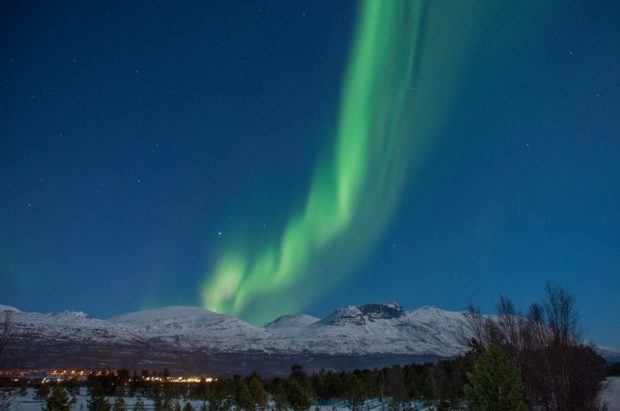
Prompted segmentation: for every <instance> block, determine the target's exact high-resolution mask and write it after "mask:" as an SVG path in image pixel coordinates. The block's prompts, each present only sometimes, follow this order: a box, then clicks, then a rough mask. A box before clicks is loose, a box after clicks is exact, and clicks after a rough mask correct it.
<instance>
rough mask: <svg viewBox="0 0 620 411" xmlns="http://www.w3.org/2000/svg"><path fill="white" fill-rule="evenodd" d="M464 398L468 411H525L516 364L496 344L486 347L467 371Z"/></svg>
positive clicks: (525, 404) (521, 385)
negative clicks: (469, 370) (472, 367)
mask: <svg viewBox="0 0 620 411" xmlns="http://www.w3.org/2000/svg"><path fill="white" fill-rule="evenodd" d="M467 379H468V384H467V385H466V386H465V398H466V400H467V404H468V406H469V409H471V410H474V411H475V410H497V411H500V410H526V409H527V403H526V401H525V395H524V392H523V384H522V383H521V377H520V375H519V369H518V368H517V365H516V364H515V363H514V362H513V361H511V360H510V359H509V358H508V356H506V354H504V352H503V351H502V350H501V349H500V348H499V347H497V346H491V347H489V348H488V349H487V350H486V352H484V353H483V354H482V355H481V356H480V358H478V360H477V361H476V362H475V363H474V369H473V371H472V372H469V373H467Z"/></svg>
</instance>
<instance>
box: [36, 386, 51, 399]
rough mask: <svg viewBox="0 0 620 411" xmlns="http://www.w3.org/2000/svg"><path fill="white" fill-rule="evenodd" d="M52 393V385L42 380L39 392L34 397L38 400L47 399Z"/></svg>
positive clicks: (38, 388)
mask: <svg viewBox="0 0 620 411" xmlns="http://www.w3.org/2000/svg"><path fill="white" fill-rule="evenodd" d="M48 395H50V387H49V385H48V384H46V383H45V382H41V384H39V386H38V387H37V393H36V394H35V395H34V398H35V399H36V400H37V401H45V400H47V396H48Z"/></svg>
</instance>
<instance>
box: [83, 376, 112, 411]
mask: <svg viewBox="0 0 620 411" xmlns="http://www.w3.org/2000/svg"><path fill="white" fill-rule="evenodd" d="M88 409H89V410H90V411H110V403H109V402H108V399H107V398H106V396H105V390H104V389H103V386H102V385H101V384H100V383H98V382H96V383H95V384H94V385H93V386H92V387H91V389H90V399H89V400H88Z"/></svg>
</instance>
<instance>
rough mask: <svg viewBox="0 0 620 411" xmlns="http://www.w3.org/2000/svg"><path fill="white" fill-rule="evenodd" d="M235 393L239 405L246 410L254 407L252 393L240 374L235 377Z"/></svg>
mask: <svg viewBox="0 0 620 411" xmlns="http://www.w3.org/2000/svg"><path fill="white" fill-rule="evenodd" d="M233 393H234V400H235V404H236V405H237V407H239V408H241V409H244V410H253V409H254V402H253V401H252V395H251V394H250V390H249V389H248V385H247V384H246V383H245V381H244V380H243V378H241V376H239V375H235V377H234V379H233Z"/></svg>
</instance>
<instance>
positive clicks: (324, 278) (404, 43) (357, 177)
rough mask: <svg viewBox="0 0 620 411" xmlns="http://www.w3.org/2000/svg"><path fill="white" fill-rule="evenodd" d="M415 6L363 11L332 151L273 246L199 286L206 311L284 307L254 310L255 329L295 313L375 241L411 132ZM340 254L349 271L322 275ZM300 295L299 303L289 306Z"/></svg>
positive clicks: (236, 257) (372, 6) (227, 263)
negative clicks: (298, 291)
mask: <svg viewBox="0 0 620 411" xmlns="http://www.w3.org/2000/svg"><path fill="white" fill-rule="evenodd" d="M423 4H424V3H423V2H415V3H414V2H408V1H394V2H378V1H369V2H365V3H363V9H362V11H361V13H360V17H359V19H360V22H359V26H358V28H357V30H356V34H355V42H354V45H353V50H352V52H351V57H350V62H349V67H348V70H347V72H346V74H345V76H344V86H343V91H342V101H341V107H340V116H339V120H338V128H337V131H336V133H335V134H336V136H335V142H334V144H333V148H332V150H331V152H330V153H329V156H328V158H327V159H325V160H324V161H323V162H321V163H320V165H319V167H318V168H317V170H316V171H315V174H314V177H313V179H312V183H311V185H310V190H309V193H308V197H307V200H306V202H305V204H304V206H303V209H302V210H301V211H300V212H298V213H297V214H295V215H294V216H293V217H292V218H291V219H290V220H289V222H288V224H287V226H286V228H285V229H284V232H283V234H282V237H281V238H280V240H279V242H278V243H276V244H272V245H270V246H268V247H266V248H265V249H264V250H262V252H261V253H260V254H258V255H249V256H248V255H245V254H244V253H243V251H226V254H224V256H223V257H222V260H221V261H220V262H219V263H218V265H217V266H216V269H215V272H214V273H213V275H212V277H211V278H209V281H207V282H206V284H205V285H204V288H203V293H204V301H205V306H206V307H207V308H209V309H212V310H215V311H217V312H227V313H231V314H236V315H243V314H245V312H244V310H245V308H246V306H247V305H248V303H250V302H252V301H253V300H256V299H259V298H261V297H262V298H275V299H277V300H279V301H282V302H285V304H281V305H279V306H278V307H277V308H276V307H271V306H268V305H256V307H255V308H254V309H253V310H252V314H251V315H252V316H254V317H255V319H256V320H258V321H259V322H260V321H263V322H264V321H267V320H269V319H270V318H274V316H275V315H278V314H284V313H287V312H289V311H290V310H292V311H293V312H294V311H295V310H298V309H301V308H303V307H304V305H305V304H307V301H309V300H310V299H312V298H314V294H315V293H316V292H318V291H319V290H321V289H323V288H328V287H330V286H333V284H336V283H338V281H339V280H340V278H339V277H342V276H344V275H345V273H346V272H347V271H348V270H349V268H350V267H348V265H349V264H351V263H352V262H353V260H355V259H359V256H360V255H362V254H363V253H364V252H365V247H366V246H367V245H368V244H369V243H371V242H372V241H373V239H374V238H375V237H376V236H377V235H378V234H379V233H380V232H381V229H382V228H383V226H384V225H385V223H386V222H387V221H388V219H389V216H390V215H391V214H392V211H393V209H394V205H395V202H396V201H397V199H398V197H399V194H400V191H401V187H402V180H403V177H404V175H405V174H406V165H407V157H408V153H407V150H408V145H409V144H408V143H409V141H408V140H409V136H408V135H407V133H408V132H410V130H409V129H408V127H407V126H406V124H405V123H407V119H406V118H404V116H405V115H406V114H408V113H407V111H408V109H409V108H410V106H411V105H412V103H413V101H412V100H413V99H414V93H413V92H412V89H413V87H414V83H413V77H414V73H413V70H414V67H415V65H416V58H417V56H418V54H419V52H420V51H419V50H418V48H419V47H420V46H419V44H418V39H419V37H420V36H421V33H420V31H421V23H420V19H421V18H422V10H423V7H422V5H423ZM386 27H390V30H385V28H386ZM338 245H339V246H340V247H343V246H345V247H346V248H347V250H346V254H347V257H346V258H348V259H350V260H351V261H350V262H347V263H345V264H342V261H341V262H340V264H339V265H338V266H339V267H340V268H339V273H338V274H337V275H334V274H333V273H332V274H331V275H326V274H327V269H328V268H329V267H330V266H335V263H336V261H333V260H332V261H329V255H330V248H332V247H335V246H338ZM341 257H342V255H341ZM299 287H303V288H304V289H305V292H304V293H303V296H296V297H295V298H289V297H288V296H287V295H288V294H289V293H290V292H291V290H292V289H295V288H299ZM262 307H264V308H262Z"/></svg>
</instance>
